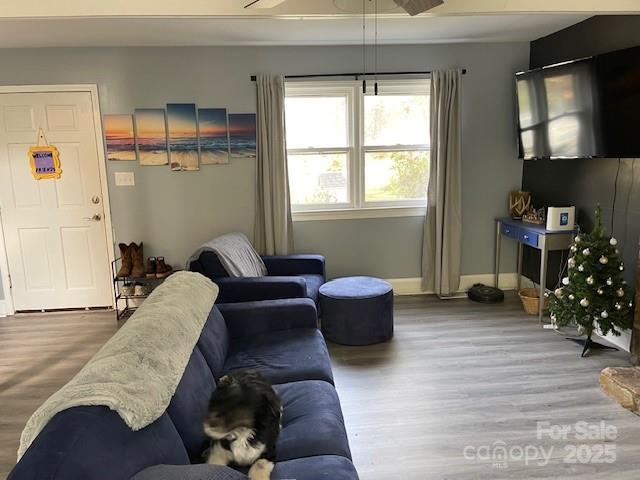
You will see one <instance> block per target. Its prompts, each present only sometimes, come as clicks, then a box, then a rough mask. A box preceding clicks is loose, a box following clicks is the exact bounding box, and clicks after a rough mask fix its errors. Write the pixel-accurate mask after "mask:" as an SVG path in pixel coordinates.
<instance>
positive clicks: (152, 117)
mask: <svg viewBox="0 0 640 480" xmlns="http://www.w3.org/2000/svg"><path fill="white" fill-rule="evenodd" d="M135 119H136V145H137V147H138V157H139V158H140V165H166V164H167V163H169V156H168V154H167V128H166V125H165V119H164V109H162V108H137V109H136V110H135Z"/></svg>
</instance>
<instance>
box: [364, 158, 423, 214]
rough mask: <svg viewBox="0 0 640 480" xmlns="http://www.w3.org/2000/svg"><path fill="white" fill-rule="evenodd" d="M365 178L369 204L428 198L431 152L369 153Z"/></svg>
mask: <svg viewBox="0 0 640 480" xmlns="http://www.w3.org/2000/svg"><path fill="white" fill-rule="evenodd" d="M364 175H365V200H366V201H367V202H385V201H393V200H419V199H422V198H427V185H428V183H429V152H425V151H418V152H407V151H398V152H367V153H366V154H365V172H364Z"/></svg>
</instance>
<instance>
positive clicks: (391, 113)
mask: <svg viewBox="0 0 640 480" xmlns="http://www.w3.org/2000/svg"><path fill="white" fill-rule="evenodd" d="M369 90H373V86H372V85H371V88H370V89H368V91H367V94H363V92H362V83H361V82H331V83H325V82H322V83H321V82H288V83H287V85H286V99H285V110H286V122H287V124H286V129H287V152H288V161H289V187H290V195H291V207H292V210H293V212H294V213H295V214H296V217H297V218H298V219H303V218H302V217H304V214H306V213H310V212H313V213H311V215H310V217H311V218H314V215H315V217H316V218H317V217H318V216H317V214H318V213H322V214H324V216H325V218H340V217H342V218H345V217H346V218H349V217H354V216H356V217H367V216H390V215H394V214H396V215H410V214H423V213H424V207H425V205H426V196H427V185H428V181H429V178H428V177H429V82H428V81H427V80H411V81H406V80H405V81H398V80H389V81H384V82H383V81H379V82H378V95H377V96H376V95H373V92H372V91H369ZM327 212H332V213H331V214H330V215H329V216H327V215H326V214H327Z"/></svg>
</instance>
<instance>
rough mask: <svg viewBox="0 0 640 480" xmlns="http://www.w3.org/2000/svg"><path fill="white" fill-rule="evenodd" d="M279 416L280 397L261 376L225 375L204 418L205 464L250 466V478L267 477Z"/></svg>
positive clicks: (242, 373)
mask: <svg viewBox="0 0 640 480" xmlns="http://www.w3.org/2000/svg"><path fill="white" fill-rule="evenodd" d="M281 416H282V406H281V403H280V399H279V398H278V395H277V394H276V392H275V391H274V390H273V388H272V386H271V384H270V383H269V382H268V381H267V380H265V379H264V377H262V375H260V374H259V373H255V372H238V373H233V374H229V375H225V376H224V377H222V378H221V379H220V381H219V382H218V387H217V389H216V390H215V392H213V395H212V396H211V401H210V402H209V414H208V415H207V418H206V419H205V421H204V431H205V433H206V434H207V436H208V437H209V438H211V447H210V448H209V452H208V457H207V463H212V464H215V465H234V464H235V465H238V466H241V467H251V468H250V469H249V473H248V475H249V478H250V479H251V480H268V479H269V478H270V476H271V471H272V470H273V462H274V461H275V459H276V440H277V438H278V434H279V433H280V419H281Z"/></svg>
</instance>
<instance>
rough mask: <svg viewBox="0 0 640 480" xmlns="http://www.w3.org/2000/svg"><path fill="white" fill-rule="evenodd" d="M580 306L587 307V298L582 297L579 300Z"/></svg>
mask: <svg viewBox="0 0 640 480" xmlns="http://www.w3.org/2000/svg"><path fill="white" fill-rule="evenodd" d="M580 306H582V307H584V308H587V307H588V306H589V300H587V299H586V298H583V299H582V300H580Z"/></svg>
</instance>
